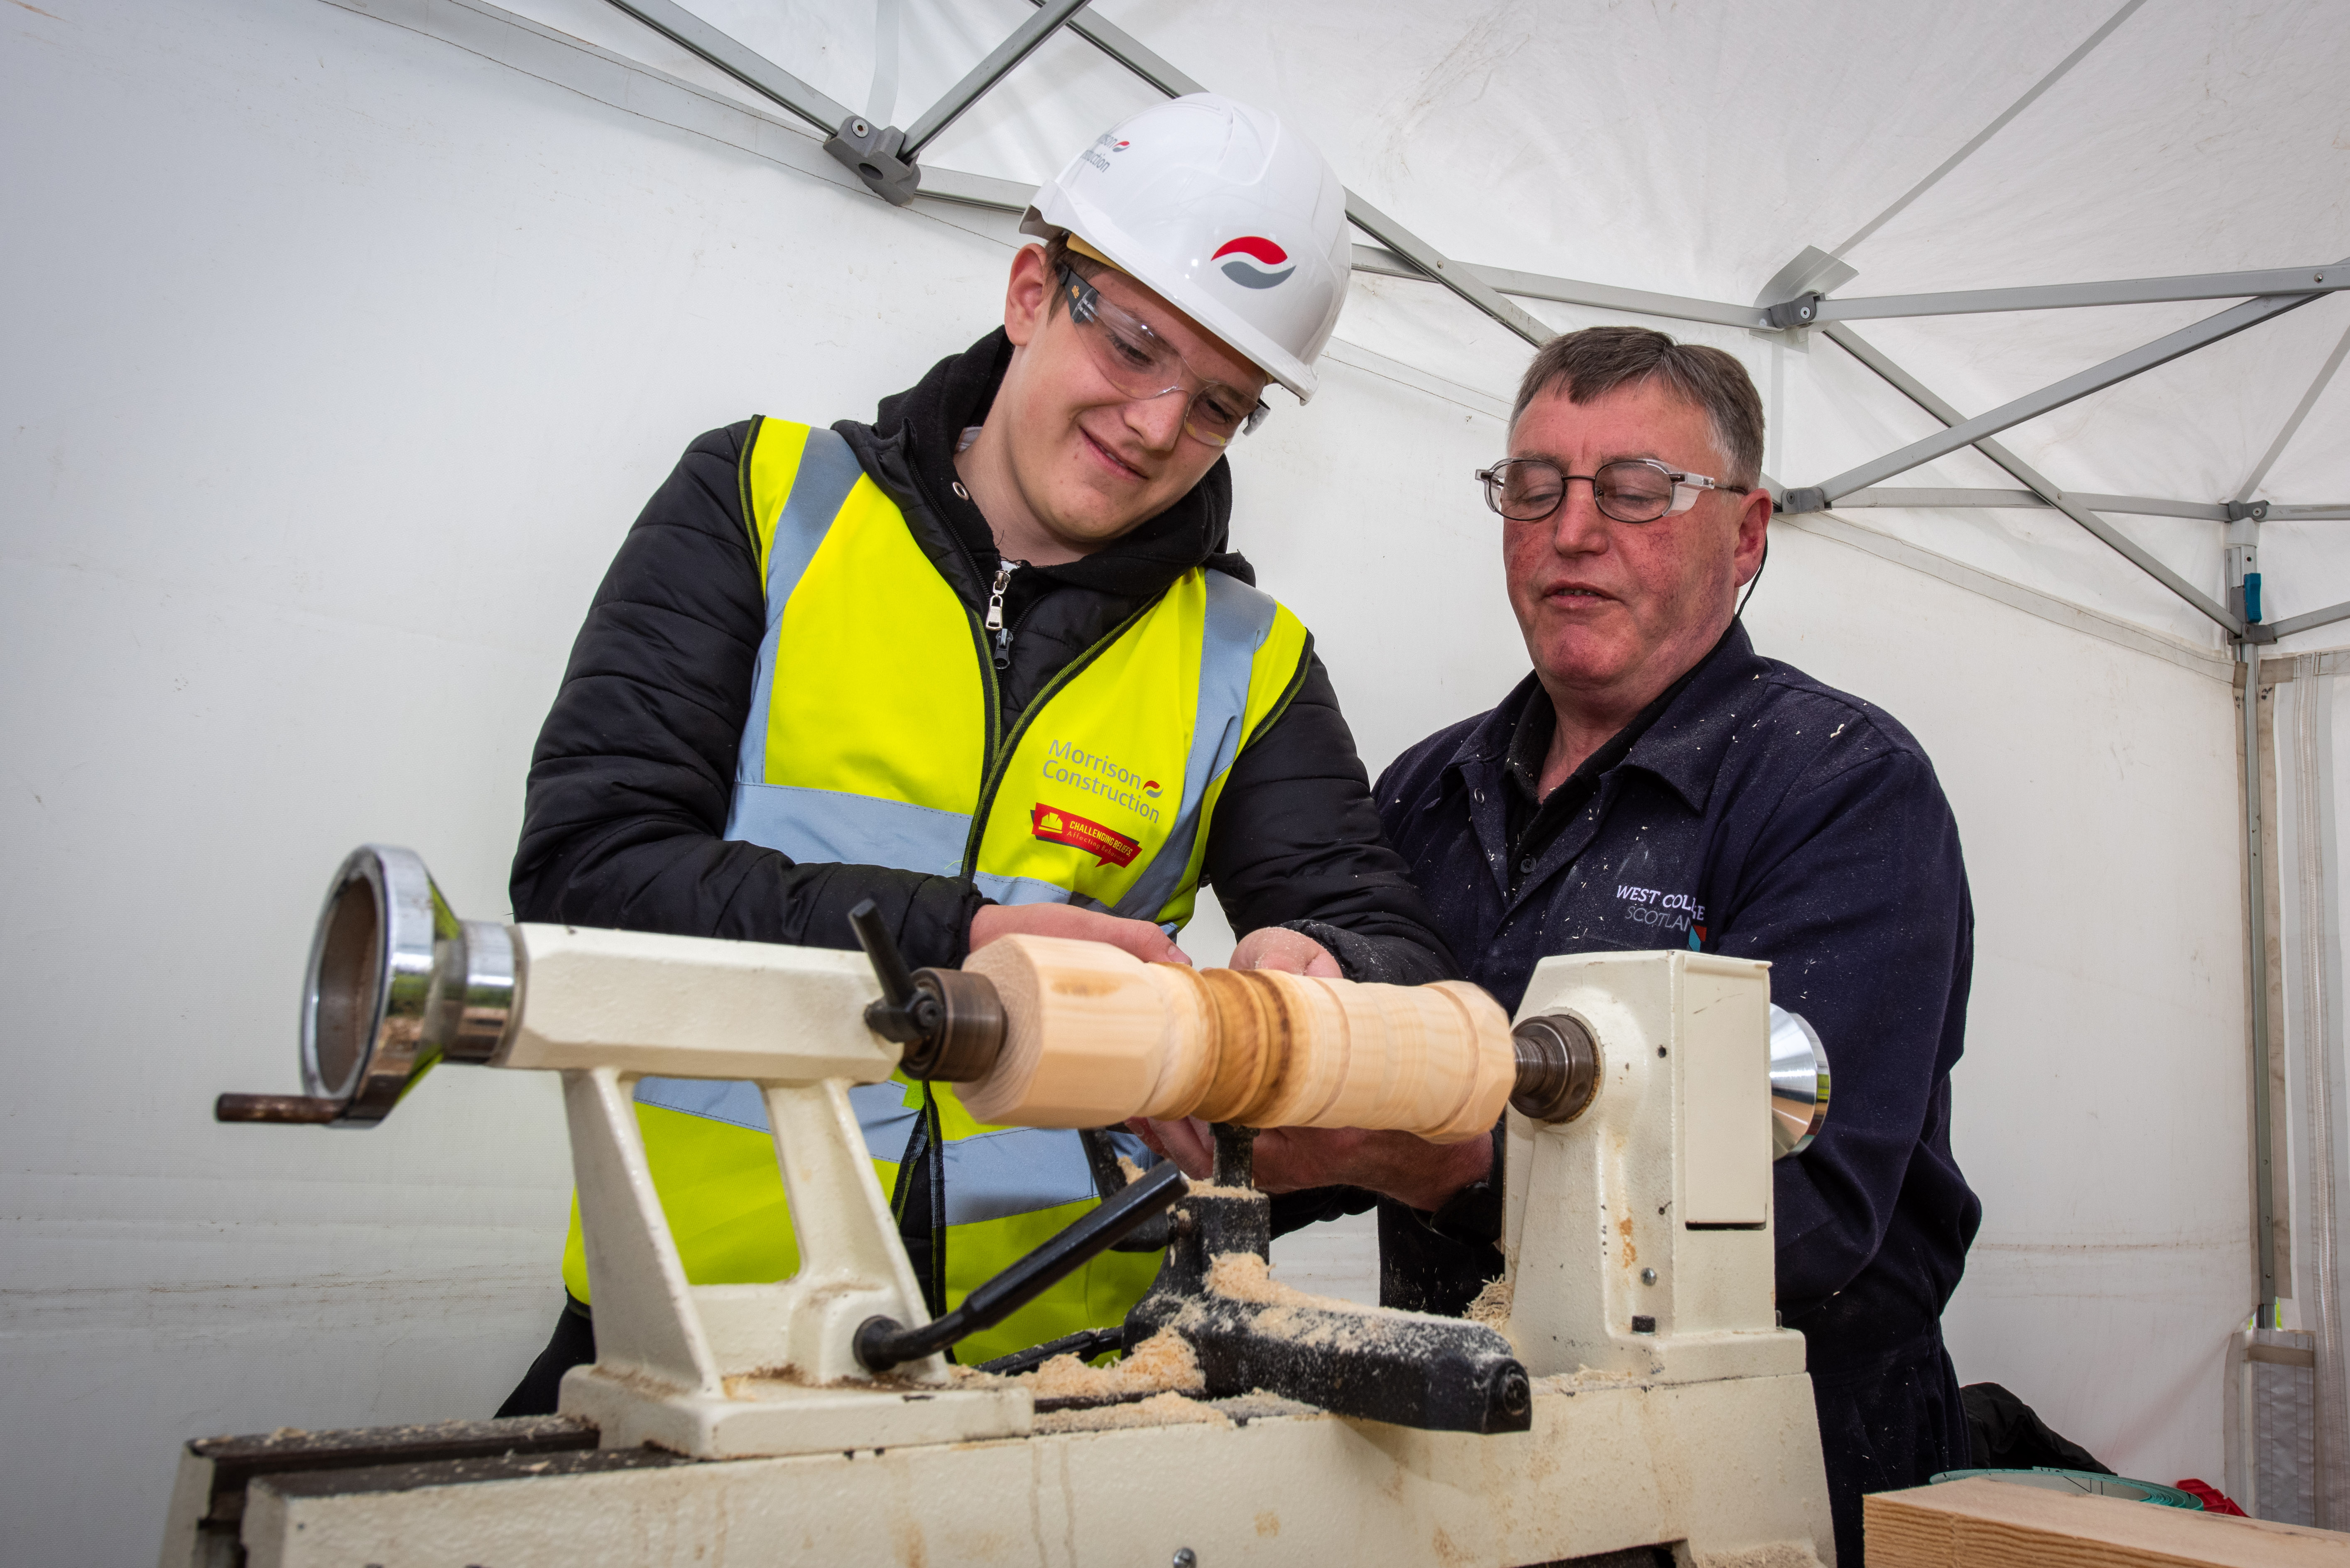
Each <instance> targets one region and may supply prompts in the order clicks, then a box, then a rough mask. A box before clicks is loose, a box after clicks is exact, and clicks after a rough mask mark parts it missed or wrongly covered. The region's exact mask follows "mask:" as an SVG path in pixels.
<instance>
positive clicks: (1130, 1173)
mask: <svg viewBox="0 0 2350 1568" xmlns="http://www.w3.org/2000/svg"><path fill="white" fill-rule="evenodd" d="M1118 1174H1119V1175H1121V1176H1123V1177H1125V1178H1126V1184H1127V1185H1128V1187H1131V1186H1133V1185H1134V1184H1135V1183H1136V1182H1138V1181H1139V1180H1141V1179H1142V1167H1140V1166H1139V1165H1137V1164H1135V1163H1134V1161H1132V1160H1130V1159H1128V1158H1126V1156H1124V1155H1119V1156H1118Z"/></svg>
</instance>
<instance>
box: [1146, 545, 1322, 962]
mask: <svg viewBox="0 0 2350 1568" xmlns="http://www.w3.org/2000/svg"><path fill="white" fill-rule="evenodd" d="M1201 575H1202V576H1204V577H1205V578H1206V579H1207V589H1208V606H1207V614H1206V617H1205V621H1206V624H1205V627H1204V628H1203V631H1202V635H1201V639H1200V702H1199V708H1198V710H1197V712H1198V717H1197V718H1196V719H1195V720H1194V721H1193V723H1192V728H1191V755H1190V756H1189V757H1188V758H1186V759H1185V760H1184V763H1183V809H1182V811H1181V813H1180V815H1178V816H1177V817H1176V818H1175V826H1173V827H1172V828H1170V830H1169V831H1168V834H1167V842H1166V843H1165V844H1163V845H1161V846H1159V853H1158V854H1156V855H1154V856H1152V857H1151V858H1150V864H1149V866H1146V867H1143V871H1142V875H1141V876H1140V877H1137V878H1135V882H1134V886H1133V887H1131V888H1128V889H1127V890H1126V897H1125V898H1120V899H1119V900H1118V907H1117V909H1114V910H1113V911H1112V913H1114V914H1119V915H1124V916H1125V917H1127V918H1128V919H1134V920H1155V919H1158V918H1159V910H1160V909H1164V908H1166V906H1167V901H1168V900H1169V899H1170V898H1173V897H1174V896H1175V890H1176V888H1179V887H1180V886H1181V885H1182V881H1183V873H1184V871H1185V870H1186V869H1188V868H1189V867H1190V866H1191V846H1192V845H1193V843H1194V842H1195V841H1196V840H1197V839H1198V837H1199V836H1200V817H1201V812H1202V811H1203V810H1204V809H1205V807H1206V805H1207V800H1208V786H1209V785H1210V784H1212V783H1214V782H1215V780H1216V779H1217V777H1218V776H1219V775H1221V774H1222V773H1223V771H1224V770H1225V769H1226V768H1229V767H1231V766H1232V759H1233V758H1235V757H1237V756H1239V755H1240V753H1241V740H1242V734H1241V731H1242V728H1243V726H1244V725H1245V724H1246V723H1247V722H1248V699H1249V675H1250V673H1251V671H1252V670H1253V668H1254V667H1255V663H1256V650H1257V649H1259V648H1262V647H1263V645H1264V639H1265V638H1266V637H1267V636H1268V635H1270V634H1271V632H1272V631H1273V618H1274V611H1276V610H1277V609H1278V608H1279V607H1280V606H1279V605H1278V604H1277V603H1276V602H1275V601H1274V597H1273V596H1272V595H1271V594H1268V593H1263V592H1260V591H1259V590H1258V589H1255V588H1253V587H1249V586H1248V585H1247V584H1246V583H1243V582H1242V581H1241V580H1240V579H1239V578H1238V577H1228V576H1225V575H1224V574H1223V573H1222V572H1218V571H1209V572H1205V573H1202V574H1201Z"/></svg>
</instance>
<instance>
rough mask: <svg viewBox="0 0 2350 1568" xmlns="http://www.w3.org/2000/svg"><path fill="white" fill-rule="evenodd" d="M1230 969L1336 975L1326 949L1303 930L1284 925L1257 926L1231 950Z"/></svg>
mask: <svg viewBox="0 0 2350 1568" xmlns="http://www.w3.org/2000/svg"><path fill="white" fill-rule="evenodd" d="M1232 968H1234V969H1277V970H1281V971H1285V972H1286V973H1289V974H1311V975H1319V976H1321V977H1322V978H1324V979H1326V980H1336V979H1337V978H1339V971H1338V961H1337V960H1336V959H1335V958H1332V957H1331V956H1330V950H1329V949H1328V948H1326V947H1324V946H1323V945H1322V944H1321V943H1320V942H1317V941H1315V940H1314V939H1313V938H1312V937H1309V936H1307V935H1305V933H1304V932H1303V931H1293V930H1290V929H1288V928H1286V927H1284V926H1259V927H1258V928H1257V929H1255V930H1253V931H1251V932H1250V933H1249V934H1248V935H1246V936H1244V937H1243V938H1242V939H1241V940H1240V945H1239V946H1238V947H1236V948H1234V949H1232Z"/></svg>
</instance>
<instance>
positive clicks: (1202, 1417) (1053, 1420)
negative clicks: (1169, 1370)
mask: <svg viewBox="0 0 2350 1568" xmlns="http://www.w3.org/2000/svg"><path fill="white" fill-rule="evenodd" d="M1183 1423H1194V1424H1199V1425H1205V1426H1211V1427H1229V1426H1231V1425H1232V1419H1231V1417H1227V1416H1226V1415H1224V1414H1223V1412H1222V1411H1221V1410H1218V1409H1217V1408H1216V1407H1214V1406H1213V1405H1203V1404H1201V1402H1200V1401H1199V1400H1197V1399H1186V1398H1185V1397H1183V1396H1182V1395H1180V1394H1177V1393H1174V1392H1173V1391H1171V1390H1170V1391H1169V1392H1167V1393H1164V1394H1154V1395H1152V1396H1151V1397H1149V1398H1148V1399H1143V1400H1139V1401H1137V1402H1136V1403H1134V1404H1131V1405H1094V1406H1088V1407H1085V1408H1082V1409H1076V1410H1046V1411H1043V1412H1041V1413H1039V1414H1038V1416H1037V1417H1036V1430H1037V1432H1038V1433H1039V1434H1045V1435H1049V1434H1051V1433H1055V1432H1101V1431H1107V1430H1109V1429H1111V1428H1118V1427H1172V1426H1177V1425H1180V1424H1183ZM1774 1568H1775V1565H1774Z"/></svg>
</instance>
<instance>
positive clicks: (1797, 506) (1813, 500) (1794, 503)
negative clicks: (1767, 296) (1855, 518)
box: [1772, 306, 1828, 515]
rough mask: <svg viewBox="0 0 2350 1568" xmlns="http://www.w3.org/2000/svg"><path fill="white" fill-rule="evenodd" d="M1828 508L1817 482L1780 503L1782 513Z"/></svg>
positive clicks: (1800, 488)
mask: <svg viewBox="0 0 2350 1568" xmlns="http://www.w3.org/2000/svg"><path fill="white" fill-rule="evenodd" d="M1772 308H1773V309H1777V308H1778V306H1773V307H1772ZM1827 509H1828V493H1827V492H1826V491H1825V490H1823V489H1821V488H1820V487H1819V486H1818V485H1816V484H1806V485H1802V486H1800V487H1798V488H1796V489H1794V490H1790V491H1788V492H1786V493H1785V495H1784V497H1783V499H1782V500H1781V501H1780V503H1779V511H1780V514H1782V515H1786V514H1793V513H1797V512H1825V511H1826V510H1827Z"/></svg>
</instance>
